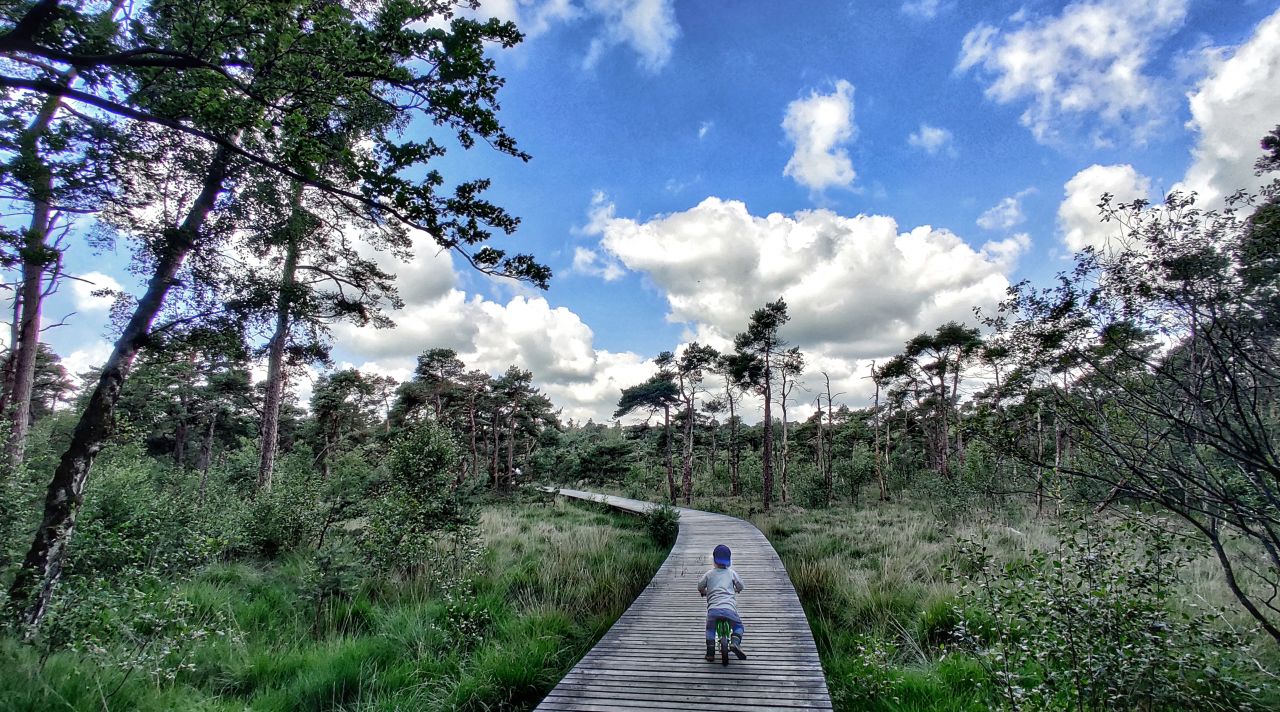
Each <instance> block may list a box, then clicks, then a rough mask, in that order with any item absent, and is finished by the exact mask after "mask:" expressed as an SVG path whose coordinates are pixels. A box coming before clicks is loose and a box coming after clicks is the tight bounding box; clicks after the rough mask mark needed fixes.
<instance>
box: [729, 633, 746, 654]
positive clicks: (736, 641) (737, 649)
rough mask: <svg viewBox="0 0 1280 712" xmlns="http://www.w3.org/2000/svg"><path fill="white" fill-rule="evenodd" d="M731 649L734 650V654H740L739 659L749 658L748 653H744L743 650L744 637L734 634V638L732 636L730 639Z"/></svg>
mask: <svg viewBox="0 0 1280 712" xmlns="http://www.w3.org/2000/svg"><path fill="white" fill-rule="evenodd" d="M729 649H730V650H732V651H733V654H734V655H737V656H738V659H739V660H746V659H747V654H746V653H744V652H742V638H739V637H738V636H736V635H735V636H733V637H732V638H730V639H729Z"/></svg>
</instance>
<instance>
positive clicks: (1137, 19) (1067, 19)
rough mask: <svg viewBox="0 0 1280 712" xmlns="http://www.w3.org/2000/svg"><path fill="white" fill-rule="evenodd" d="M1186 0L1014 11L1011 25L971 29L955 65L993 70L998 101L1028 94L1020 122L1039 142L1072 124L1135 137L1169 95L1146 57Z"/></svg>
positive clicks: (1096, 1) (1158, 116) (989, 90)
mask: <svg viewBox="0 0 1280 712" xmlns="http://www.w3.org/2000/svg"><path fill="white" fill-rule="evenodd" d="M1188 4H1189V0H1151V1H1150V2H1130V1H1129V0H1092V1H1088V2H1075V3H1072V4H1070V5H1067V6H1066V7H1065V8H1064V9H1063V10H1062V13H1061V14H1059V15H1057V16H1052V17H1027V13H1025V12H1022V11H1020V12H1019V13H1018V15H1016V16H1015V17H1011V18H1009V21H1008V25H1009V27H1005V28H1002V27H996V26H994V25H990V24H986V23H982V24H979V25H978V26H976V27H974V28H973V29H972V30H970V31H969V33H968V34H966V35H965V38H964V42H963V47H962V50H961V53H960V59H959V62H958V64H957V66H956V69H957V71H960V72H965V71H968V70H970V69H974V68H977V69H979V70H981V73H982V74H983V75H985V76H986V77H987V78H988V79H989V80H990V83H989V84H988V85H987V87H986V95H987V97H989V98H991V99H993V100H995V101H996V102H998V103H1001V104H1011V103H1015V102H1019V103H1020V102H1026V104H1027V107H1026V110H1025V111H1024V112H1023V114H1022V117H1021V121H1022V124H1023V125H1024V126H1026V127H1027V128H1028V129H1030V130H1031V132H1032V134H1033V135H1034V136H1035V138H1036V140H1038V141H1040V142H1044V143H1048V142H1053V141H1055V140H1059V139H1060V138H1061V137H1062V135H1063V134H1066V133H1071V132H1073V131H1074V129H1076V128H1081V129H1085V130H1086V131H1087V132H1088V133H1089V134H1090V135H1091V137H1092V139H1093V141H1094V142H1095V143H1096V144H1099V145H1103V144H1108V143H1111V142H1113V141H1114V140H1115V139H1116V138H1117V137H1123V138H1133V139H1136V140H1138V141H1141V140H1143V139H1144V138H1145V137H1146V136H1148V135H1150V134H1151V132H1153V131H1154V130H1155V129H1156V128H1157V127H1158V126H1159V125H1160V123H1161V121H1162V120H1163V117H1164V116H1165V115H1166V113H1167V111H1166V110H1167V109H1168V107H1169V106H1170V103H1171V97H1170V96H1169V93H1168V92H1167V91H1165V90H1164V88H1163V87H1164V84H1163V82H1161V81H1160V80H1159V79H1157V78H1156V77H1154V76H1152V75H1151V74H1149V73H1148V71H1147V68H1148V65H1149V64H1150V63H1151V59H1152V56H1153V54H1154V52H1155V50H1156V49H1157V48H1158V46H1159V45H1160V43H1161V42H1162V41H1163V40H1164V38H1166V37H1168V36H1169V35H1170V34H1172V33H1173V32H1174V31H1176V30H1177V29H1178V28H1179V27H1180V26H1181V25H1182V23H1183V22H1184V20H1185V19H1186V16H1187V6H1188ZM1091 121H1092V122H1094V123H1092V125H1090V122H1091ZM1064 129H1071V131H1065V130H1064Z"/></svg>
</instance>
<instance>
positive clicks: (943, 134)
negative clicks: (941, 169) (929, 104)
mask: <svg viewBox="0 0 1280 712" xmlns="http://www.w3.org/2000/svg"><path fill="white" fill-rule="evenodd" d="M907 143H908V144H910V145H912V146H915V147H916V148H919V149H923V150H924V151H925V152H926V153H928V154H929V155H930V156H936V155H938V152H939V151H946V152H947V154H948V155H952V156H954V155H955V153H956V149H955V145H954V144H953V143H952V136H951V132H950V131H948V130H946V129H944V128H939V127H937V126H930V125H929V124H926V123H923V122H921V124H920V130H918V131H912V132H911V135H910V136H908V137H907Z"/></svg>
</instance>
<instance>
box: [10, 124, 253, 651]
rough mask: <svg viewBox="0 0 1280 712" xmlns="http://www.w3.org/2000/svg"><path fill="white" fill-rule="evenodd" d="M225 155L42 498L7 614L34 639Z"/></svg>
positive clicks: (172, 234)
mask: <svg viewBox="0 0 1280 712" xmlns="http://www.w3.org/2000/svg"><path fill="white" fill-rule="evenodd" d="M230 157H231V156H230V151H228V150H227V149H225V148H219V149H218V150H217V151H216V152H215V153H214V156H213V160H212V161H211V162H210V166H209V171H208V173H206V174H205V177H204V180H203V182H202V185H201V190H200V194H199V195H198V196H197V197H196V199H195V201H194V202H193V203H192V205H191V208H190V209H189V210H188V212H187V215H186V218H185V219H184V220H183V222H182V224H181V225H179V226H177V227H174V228H170V229H168V230H166V231H165V232H164V233H163V235H162V237H161V240H160V244H159V245H157V249H156V261H155V265H154V268H153V271H152V276H151V279H150V280H149V281H148V283H147V290H146V292H144V293H143V295H142V297H141V298H140V299H139V300H138V304H137V306H136V307H135V308H134V310H133V315H132V316H131V317H130V318H129V321H128V323H127V324H126V325H125V327H124V330H123V332H121V334H120V338H119V339H118V340H117V341H116V344H115V348H114V349H113V350H112V352H111V356H110V357H109V358H108V359H107V362H106V364H104V365H103V367H102V374H101V375H100V376H99V377H98V384H97V386H96V387H95V388H94V389H93V393H92V394H91V395H90V396H89V402H88V404H87V405H86V406H85V409H84V412H83V413H81V415H80V420H79V422H77V423H76V427H75V430H74V431H73V433H72V436H71V442H70V444H69V445H68V446H67V450H66V452H64V453H63V455H62V459H61V460H60V461H59V463H58V467H57V469H56V470H55V471H54V473H53V479H52V480H51V481H50V482H49V487H48V490H47V493H46V495H45V501H44V514H43V516H42V518H41V521H40V524H39V526H38V527H37V528H36V533H35V537H34V541H32V543H31V548H30V549H29V550H28V551H27V555H26V557H25V559H24V560H23V563H22V568H21V569H19V571H18V575H17V577H16V578H15V579H14V581H13V585H12V586H11V587H10V588H9V603H8V605H7V608H8V612H9V614H10V616H11V617H13V618H14V619H16V620H17V622H18V623H19V625H22V626H24V627H25V628H26V629H27V633H26V634H27V635H28V636H29V635H31V634H32V633H34V631H35V628H36V626H38V625H39V623H40V621H41V619H42V618H44V614H45V612H46V611H47V610H48V606H49V599H50V597H52V595H53V589H54V587H55V586H56V585H57V583H58V579H59V578H60V577H61V576H62V568H63V566H64V565H65V564H66V560H67V553H68V547H69V545H70V543H71V537H72V534H73V533H74V532H75V525H76V517H77V515H78V514H79V512H80V505H81V503H82V502H83V501H84V487H85V483H86V481H87V480H88V478H89V471H90V469H92V467H93V461H94V458H95V457H97V455H98V452H99V451H101V450H102V446H103V445H104V444H105V442H106V440H107V438H108V436H109V435H110V432H111V424H112V416H113V415H114V413H115V406H116V401H117V400H118V399H119V396H120V387H121V386H122V385H123V384H124V380H125V378H126V377H127V376H128V373H129V368H130V366H132V364H133V359H134V357H135V356H137V354H138V350H139V349H141V348H142V345H143V344H144V343H145V341H146V339H147V336H148V333H149V331H150V329H151V322H152V321H153V320H154V319H155V317H156V315H157V314H158V313H159V312H160V308H161V307H162V306H163V305H164V300H165V296H166V295H167V294H168V291H169V288H170V287H171V286H172V285H173V284H174V282H175V279H176V277H177V273H178V269H179V267H181V266H182V262H183V260H184V259H185V258H186V257H187V255H188V254H189V253H190V252H191V250H192V249H194V248H195V246H196V244H197V240H198V237H199V234H200V231H201V229H202V228H203V226H204V223H205V220H206V218H207V217H208V215H209V212H210V211H211V210H212V209H213V205H214V201H215V200H216V199H217V197H218V194H219V193H221V192H222V185H223V182H224V181H225V180H226V177H227V173H228V170H229V162H230Z"/></svg>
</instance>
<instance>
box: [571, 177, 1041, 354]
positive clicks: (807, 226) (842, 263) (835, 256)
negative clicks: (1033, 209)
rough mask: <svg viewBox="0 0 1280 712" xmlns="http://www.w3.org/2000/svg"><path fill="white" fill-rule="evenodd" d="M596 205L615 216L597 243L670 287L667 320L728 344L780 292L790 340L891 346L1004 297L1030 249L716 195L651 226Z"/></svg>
mask: <svg viewBox="0 0 1280 712" xmlns="http://www.w3.org/2000/svg"><path fill="white" fill-rule="evenodd" d="M599 212H601V213H602V214H606V215H609V216H610V217H607V218H604V219H601V220H598V221H596V225H597V226H598V230H599V234H600V236H601V246H602V247H603V248H604V249H605V250H607V251H608V252H609V253H611V254H613V255H614V256H615V257H616V258H617V259H618V260H620V261H621V262H622V264H624V265H625V266H626V267H627V268H628V269H631V270H633V271H639V272H643V273H645V274H646V275H648V276H649V278H650V279H651V280H652V281H653V283H654V284H655V285H657V286H658V287H659V288H660V289H662V290H663V291H664V292H665V293H666V297H667V303H668V306H669V309H670V313H669V315H668V319H669V320H671V321H674V322H680V323H686V324H690V325H691V330H692V331H693V332H694V333H698V334H701V335H702V338H703V339H705V340H711V337H718V338H720V339H722V340H724V339H728V338H731V337H732V336H733V334H735V333H737V332H739V331H741V330H742V329H743V328H745V326H746V323H747V318H748V317H749V316H750V314H751V312H752V311H753V310H755V309H757V308H759V307H760V306H762V305H763V304H765V303H766V302H769V301H773V300H775V299H777V298H778V297H780V296H781V297H784V298H785V299H786V300H787V303H788V305H789V306H790V311H791V315H792V321H791V323H790V324H789V325H788V334H789V335H790V338H792V339H793V340H794V341H795V342H796V343H798V344H801V345H803V346H805V347H820V348H821V349H823V350H825V351H826V352H827V353H828V354H830V355H831V356H832V357H839V358H845V359H851V358H854V359H856V358H869V357H876V356H882V355H885V354H888V353H894V352H896V351H897V350H899V349H900V348H901V346H902V343H903V342H904V341H905V340H906V339H908V338H910V337H911V336H914V335H915V334H917V333H919V332H920V331H923V330H926V329H933V328H934V327H936V326H938V325H939V324H941V323H943V322H945V321H947V320H949V319H956V320H960V321H964V320H966V319H969V320H971V319H972V307H973V306H974V305H977V304H988V305H989V304H994V303H995V302H997V301H999V299H1000V298H1001V297H1002V296H1003V294H1004V290H1005V288H1006V287H1008V284H1009V282H1008V280H1007V279H1006V276H1005V271H1006V269H1007V268H1008V266H1009V264H1010V261H1011V260H1012V259H1013V258H1015V257H1016V255H1017V254H1018V253H1019V252H1020V251H1021V249H1023V246H1025V244H1026V243H1025V242H1023V243H1019V241H1018V240H1017V239H1015V238H1010V239H1011V240H1012V241H1011V242H1004V243H988V245H989V248H988V249H989V250H990V251H987V250H976V249H974V248H973V247H971V246H970V245H969V244H968V243H966V242H965V241H964V240H962V239H961V238H960V237H958V236H957V235H955V234H953V233H951V232H949V231H947V230H941V229H935V228H932V227H929V226H921V227H917V228H914V229H912V230H907V231H903V230H901V229H900V228H899V226H898V224H897V222H896V221H895V220H894V219H893V218H890V217H885V216H879V215H873V216H867V215H859V216H857V217H844V216H841V215H837V214H835V213H833V212H831V211H828V210H813V211H804V212H799V213H796V214H795V215H790V216H788V215H782V214H779V213H774V214H771V215H767V216H763V217H761V216H755V215H751V214H750V213H749V212H748V211H747V208H746V206H745V205H744V204H743V203H741V202H739V201H734V200H722V199H720V198H715V197H712V198H707V199H706V200H704V201H703V202H702V203H700V204H698V205H697V206H695V207H693V208H690V209H689V210H686V211H683V212H679V213H673V214H670V215H661V216H657V217H654V218H653V219H651V220H648V221H637V220H633V219H627V218H617V217H612V211H610V210H600V211H599Z"/></svg>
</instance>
